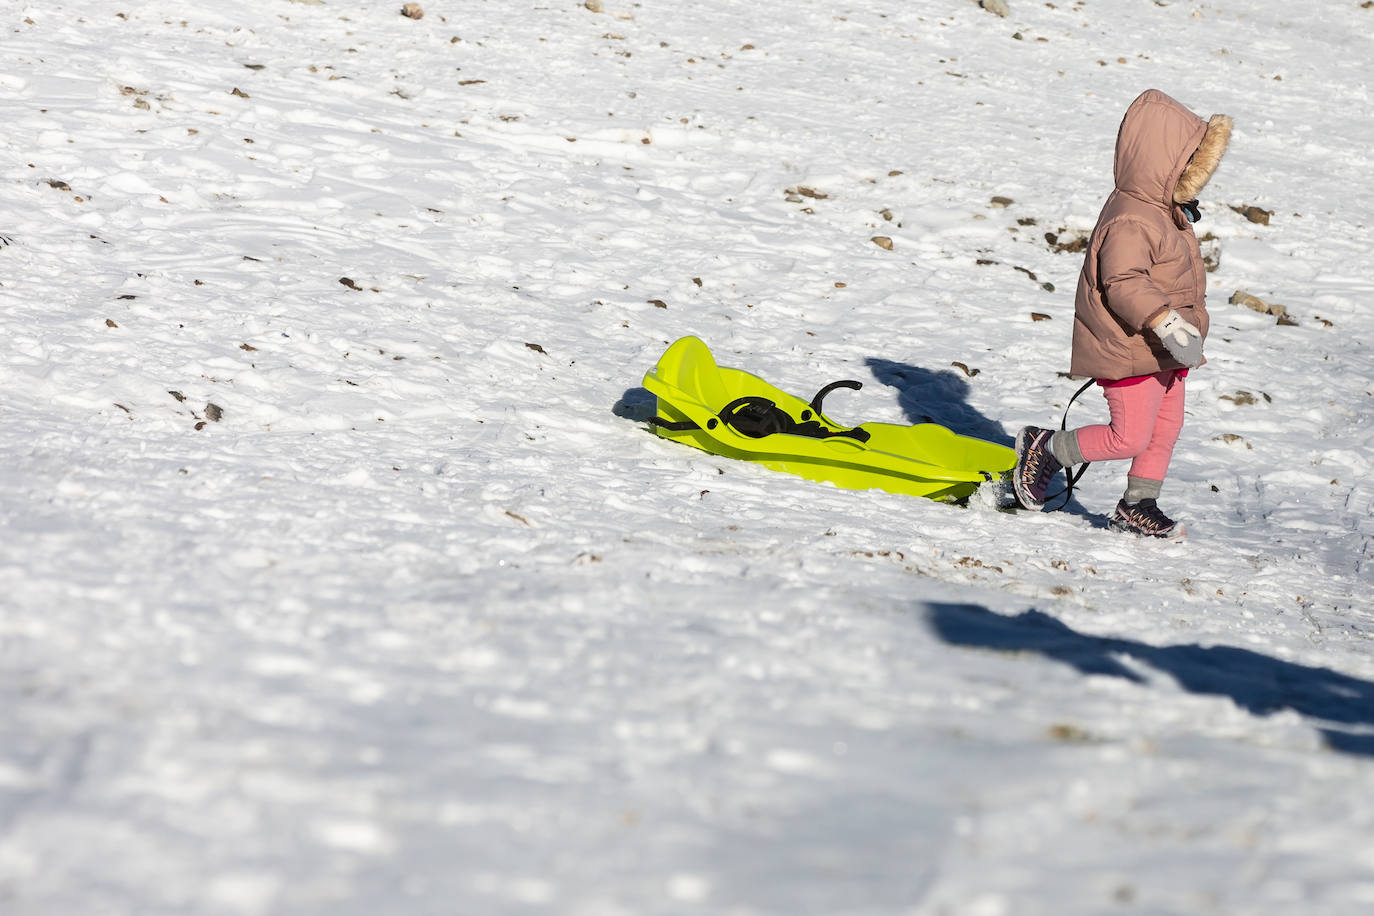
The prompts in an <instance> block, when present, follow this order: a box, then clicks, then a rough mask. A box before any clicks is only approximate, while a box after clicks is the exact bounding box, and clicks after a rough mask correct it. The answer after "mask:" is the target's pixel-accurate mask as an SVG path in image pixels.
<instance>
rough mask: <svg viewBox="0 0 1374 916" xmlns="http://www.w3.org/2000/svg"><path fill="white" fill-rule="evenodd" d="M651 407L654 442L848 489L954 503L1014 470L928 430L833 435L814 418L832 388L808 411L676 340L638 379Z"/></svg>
mask: <svg viewBox="0 0 1374 916" xmlns="http://www.w3.org/2000/svg"><path fill="white" fill-rule="evenodd" d="M644 387H645V388H647V389H649V391H650V392H652V393H653V394H654V395H656V396H657V398H658V416H656V417H654V418H653V419H652V420H651V421H650V423H651V425H652V426H653V427H654V430H655V432H657V433H658V435H660V436H662V437H664V438H666V439H672V440H674V441H676V442H683V443H686V444H687V445H691V446H695V447H696V448H699V449H702V450H704V451H707V452H711V453H712V454H715V455H723V456H725V457H727V458H737V459H740V460H743V461H754V462H757V463H759V464H762V465H763V466H764V467H768V468H772V469H773V470H776V471H784V472H786V473H789V474H796V475H798V476H800V477H805V478H806V479H808V480H818V481H828V482H830V483H833V484H835V485H836V486H838V487H843V488H845V489H849V490H868V489H879V490H887V491H888V492H890V493H903V494H907V495H911V496H926V497H929V498H931V499H939V500H957V499H963V498H966V497H968V496H969V495H971V494H972V493H973V492H974V491H975V490H977V489H978V487H979V485H980V484H982V483H984V482H985V481H988V480H992V479H994V478H995V477H999V476H1001V475H1002V474H1003V473H1004V472H1007V471H1010V470H1011V469H1012V468H1013V467H1014V466H1015V465H1016V453H1015V452H1014V451H1013V450H1012V449H1010V448H1007V447H1006V446H1003V445H997V444H995V443H992V442H985V441H983V440H982V439H974V438H971V437H969V436H961V435H958V434H957V433H954V432H951V431H950V430H948V429H946V428H945V427H943V426H940V425H938V424H936V423H918V424H915V425H912V426H900V425H897V424H893V423H863V424H860V425H859V426H856V427H846V426H841V425H839V424H837V423H835V422H834V421H833V420H831V419H830V418H829V417H827V416H826V415H825V414H824V413H823V412H822V411H821V402H822V400H823V399H824V397H825V396H826V394H828V393H829V392H830V391H831V390H833V389H834V388H836V387H846V388H855V389H857V388H860V387H862V385H861V383H859V382H851V381H843V382H835V383H833V384H831V385H827V386H825V387H824V388H822V389H821V390H820V391H819V392H818V393H817V394H816V396H815V397H814V398H812V399H811V401H810V402H807V401H803V400H802V399H801V398H798V397H794V396H793V395H790V394H787V393H786V392H784V391H781V390H779V389H777V388H775V387H773V386H772V385H770V384H768V383H767V382H765V381H764V380H763V379H761V378H759V377H758V376H756V375H751V374H750V373H748V372H744V371H742V370H740V369H729V368H726V367H722V366H717V365H716V361H715V358H714V357H713V356H712V355H711V351H710V349H708V348H707V346H706V344H705V343H703V342H702V341H701V340H700V339H699V338H696V337H683V338H682V339H680V340H678V341H677V342H675V343H674V344H673V345H672V346H670V347H669V348H668V349H667V350H666V351H665V352H664V354H663V356H662V357H661V358H660V359H659V361H658V365H656V366H655V367H654V368H653V369H651V370H649V372H648V373H647V374H645V376H644Z"/></svg>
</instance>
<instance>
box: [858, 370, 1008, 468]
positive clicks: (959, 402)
mask: <svg viewBox="0 0 1374 916" xmlns="http://www.w3.org/2000/svg"><path fill="white" fill-rule="evenodd" d="M865 363H866V365H867V366H868V368H869V370H871V371H872V373H873V377H874V378H876V379H877V380H878V381H880V382H882V383H883V384H884V385H887V386H889V387H891V388H896V389H897V405H898V406H899V407H901V408H902V412H903V413H905V414H906V417H907V420H908V421H910V422H912V423H938V424H940V425H941V426H944V427H948V428H949V429H950V430H952V431H954V432H956V433H959V434H960V435H963V436H972V437H973V438H975V439H983V440H986V441H988V442H996V443H997V444H999V445H1005V446H1008V447H1010V446H1011V444H1012V443H1013V441H1014V440H1015V437H1014V436H1009V435H1007V433H1006V431H1005V430H1004V429H1003V428H1002V424H1001V423H999V422H997V421H996V420H992V419H989V418H988V417H985V416H983V415H982V414H981V413H979V412H978V410H977V409H976V408H974V407H973V405H971V404H970V403H969V402H968V395H969V390H970V389H969V383H968V382H967V381H965V380H964V379H963V378H961V377H960V376H959V375H958V373H956V372H955V371H954V370H952V369H940V370H938V371H932V370H930V369H922V368H921V367H919V366H912V365H909V364H907V363H894V362H892V361H891V360H886V359H878V358H876V357H870V358H869V359H867V360H866V361H865Z"/></svg>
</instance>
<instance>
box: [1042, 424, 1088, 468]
mask: <svg viewBox="0 0 1374 916" xmlns="http://www.w3.org/2000/svg"><path fill="white" fill-rule="evenodd" d="M1050 454H1051V455H1053V456H1054V457H1055V460H1056V461H1058V462H1059V463H1060V464H1062V465H1064V467H1066V468H1071V467H1073V466H1074V465H1075V464H1082V463H1083V453H1082V452H1080V451H1079V450H1078V430H1076V429H1070V430H1062V429H1061V430H1060V431H1059V432H1057V433H1055V434H1054V435H1053V436H1050Z"/></svg>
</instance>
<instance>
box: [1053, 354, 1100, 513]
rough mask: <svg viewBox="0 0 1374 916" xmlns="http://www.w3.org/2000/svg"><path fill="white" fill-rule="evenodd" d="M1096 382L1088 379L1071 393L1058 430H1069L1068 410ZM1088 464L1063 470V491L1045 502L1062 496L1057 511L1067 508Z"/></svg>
mask: <svg viewBox="0 0 1374 916" xmlns="http://www.w3.org/2000/svg"><path fill="white" fill-rule="evenodd" d="M1096 382H1097V379H1093V378H1090V379H1088V380H1087V381H1086V382H1084V383H1083V385H1082V387H1080V388H1079V389H1078V390H1077V391H1075V392H1074V393H1073V397H1071V398H1069V403H1068V404H1067V405H1066V406H1065V407H1064V419H1062V420H1060V421H1059V428H1060V429H1061V430H1067V429H1068V428H1069V408H1071V407H1073V402H1074V401H1076V400H1078V396H1079V395H1080V394H1082V393H1083V392H1085V391H1087V390H1088V389H1089V388H1091V387H1092V386H1093V385H1094V384H1095V383H1096ZM1090 464H1092V462H1091V461H1085V462H1083V463H1082V464H1080V465H1079V466H1078V470H1077V471H1074V470H1072V469H1071V468H1064V489H1062V490H1060V491H1059V492H1058V493H1055V494H1054V495H1053V496H1046V497H1045V502H1049V501H1050V500H1052V499H1058V498H1059V497H1061V496H1062V497H1064V502H1063V503H1061V504H1060V505H1059V510H1062V509H1063V508H1064V507H1065V506H1067V505H1068V504H1069V500H1071V499H1073V486H1074V484H1076V483H1078V481H1079V480H1080V479H1082V477H1083V472H1084V471H1086V470H1087V469H1088V465H1090Z"/></svg>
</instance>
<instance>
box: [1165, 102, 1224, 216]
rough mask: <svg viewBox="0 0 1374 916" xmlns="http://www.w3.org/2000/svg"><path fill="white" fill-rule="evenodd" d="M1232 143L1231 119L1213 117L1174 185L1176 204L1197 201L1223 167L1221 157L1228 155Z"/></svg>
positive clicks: (1219, 116)
mask: <svg viewBox="0 0 1374 916" xmlns="http://www.w3.org/2000/svg"><path fill="white" fill-rule="evenodd" d="M1230 141H1231V119H1230V118H1229V117H1227V116H1226V115H1220V114H1219V115H1212V117H1211V119H1210V120H1208V122H1207V132H1206V133H1205V134H1203V135H1202V142H1201V143H1199V144H1198V148H1197V152H1195V153H1193V158H1192V159H1189V160H1188V164H1187V165H1186V166H1185V167H1184V169H1183V174H1182V175H1179V176H1178V181H1177V182H1176V183H1175V184H1174V202H1175V203H1183V202H1185V201H1189V200H1197V196H1198V195H1199V194H1201V193H1202V189H1203V187H1204V186H1205V185H1206V184H1207V181H1208V180H1209V179H1210V178H1211V177H1212V173H1213V172H1215V171H1216V170H1217V166H1219V165H1221V157H1222V156H1223V155H1224V154H1225V153H1226V144H1227V143H1229V142H1230Z"/></svg>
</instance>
